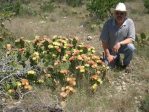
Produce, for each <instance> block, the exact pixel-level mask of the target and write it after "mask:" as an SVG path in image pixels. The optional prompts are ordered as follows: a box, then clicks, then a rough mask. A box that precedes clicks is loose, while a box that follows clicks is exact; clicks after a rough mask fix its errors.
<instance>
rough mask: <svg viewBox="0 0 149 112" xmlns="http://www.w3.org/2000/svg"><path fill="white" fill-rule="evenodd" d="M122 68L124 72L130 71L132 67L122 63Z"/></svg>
mask: <svg viewBox="0 0 149 112" xmlns="http://www.w3.org/2000/svg"><path fill="white" fill-rule="evenodd" d="M122 68H123V69H124V70H125V73H131V72H132V67H131V66H130V65H123V66H122Z"/></svg>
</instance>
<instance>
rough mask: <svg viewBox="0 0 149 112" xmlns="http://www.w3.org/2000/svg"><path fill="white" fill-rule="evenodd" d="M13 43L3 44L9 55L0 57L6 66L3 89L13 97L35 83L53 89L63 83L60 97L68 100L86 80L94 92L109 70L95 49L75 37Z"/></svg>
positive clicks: (0, 78)
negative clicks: (79, 41)
mask: <svg viewBox="0 0 149 112" xmlns="http://www.w3.org/2000/svg"><path fill="white" fill-rule="evenodd" d="M13 43H15V45H13V44H10V43H7V44H6V45H4V46H2V47H3V49H5V50H6V57H5V56H4V57H2V58H1V60H0V68H1V69H3V68H4V69H3V70H1V72H0V76H1V77H0V85H3V86H2V87H1V88H2V90H3V91H4V92H6V93H8V94H10V95H13V96H16V95H21V93H23V92H26V91H29V90H32V89H33V85H35V84H36V85H46V86H47V87H50V88H52V89H56V88H58V87H59V86H60V87H61V90H60V97H61V98H62V99H65V98H66V97H67V96H69V95H71V94H72V93H74V92H75V88H76V87H80V86H81V83H82V80H84V79H86V80H87V84H88V86H89V88H90V90H91V91H93V92H95V91H96V89H97V87H98V85H100V84H102V79H103V77H104V76H105V74H106V72H107V70H108V68H107V66H106V65H104V63H103V62H102V60H100V58H99V56H96V55H95V54H94V52H95V49H94V48H93V47H91V46H87V45H83V44H81V43H78V40H77V39H76V38H73V39H68V38H66V37H61V36H54V37H53V39H52V40H50V39H49V38H45V37H40V38H39V37H37V38H35V39H34V40H33V41H29V40H24V39H23V38H20V39H17V40H15V42H13ZM9 57H10V59H8V58H9ZM11 57H12V58H11ZM3 61H5V63H4V62H3ZM18 92H19V93H18Z"/></svg>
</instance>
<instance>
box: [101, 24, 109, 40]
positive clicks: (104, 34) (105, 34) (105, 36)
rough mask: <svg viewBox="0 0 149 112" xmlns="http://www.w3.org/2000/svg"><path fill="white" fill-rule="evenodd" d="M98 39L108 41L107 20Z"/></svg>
mask: <svg viewBox="0 0 149 112" xmlns="http://www.w3.org/2000/svg"><path fill="white" fill-rule="evenodd" d="M100 39H101V41H103V42H106V43H107V42H108V39H109V31H108V22H106V23H105V24H104V26H103V29H102V31H101V35H100Z"/></svg>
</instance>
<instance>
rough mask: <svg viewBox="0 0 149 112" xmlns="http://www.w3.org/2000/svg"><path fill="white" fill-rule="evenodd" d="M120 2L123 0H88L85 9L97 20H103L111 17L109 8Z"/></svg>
mask: <svg viewBox="0 0 149 112" xmlns="http://www.w3.org/2000/svg"><path fill="white" fill-rule="evenodd" d="M120 1H121V2H123V1H124V0H88V3H87V9H88V10H89V11H90V12H91V14H92V15H95V16H97V18H98V19H104V18H106V17H107V16H108V15H109V14H110V15H111V8H112V7H113V6H115V5H116V4H117V3H118V2H120Z"/></svg>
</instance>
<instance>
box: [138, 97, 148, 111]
mask: <svg viewBox="0 0 149 112" xmlns="http://www.w3.org/2000/svg"><path fill="white" fill-rule="evenodd" d="M140 109H141V110H142V112H149V95H146V96H145V97H144V99H143V101H142V102H141V107H140Z"/></svg>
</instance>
